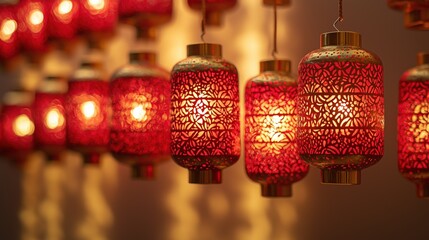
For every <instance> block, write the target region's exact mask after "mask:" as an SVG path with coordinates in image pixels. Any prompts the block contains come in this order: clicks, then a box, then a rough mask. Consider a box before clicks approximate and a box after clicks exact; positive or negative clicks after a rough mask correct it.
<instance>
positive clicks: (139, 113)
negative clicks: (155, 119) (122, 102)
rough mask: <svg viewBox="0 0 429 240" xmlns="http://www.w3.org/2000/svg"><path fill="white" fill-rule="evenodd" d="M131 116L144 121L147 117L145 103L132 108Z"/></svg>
mask: <svg viewBox="0 0 429 240" xmlns="http://www.w3.org/2000/svg"><path fill="white" fill-rule="evenodd" d="M131 116H133V118H134V119H135V120H137V121H143V120H145V119H146V118H147V117H146V110H145V109H144V107H143V105H141V104H139V105H137V106H136V107H134V108H133V109H132V110H131Z"/></svg>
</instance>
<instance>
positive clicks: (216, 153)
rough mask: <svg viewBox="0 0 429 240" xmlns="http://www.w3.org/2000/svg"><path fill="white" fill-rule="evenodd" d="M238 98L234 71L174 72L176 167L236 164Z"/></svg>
mask: <svg viewBox="0 0 429 240" xmlns="http://www.w3.org/2000/svg"><path fill="white" fill-rule="evenodd" d="M225 66H228V64H226V63H225ZM238 98H239V95H238V75H237V71H236V69H235V67H233V68H232V67H230V69H228V70H225V69H222V68H221V69H211V68H206V69H199V70H195V71H173V73H172V97H171V118H172V119H171V140H172V142H171V151H172V154H173V159H174V160H175V161H176V162H177V163H178V164H179V165H181V166H183V167H186V168H188V169H191V170H213V169H222V168H225V167H227V166H230V165H232V164H233V163H235V162H236V161H237V160H238V157H239V155H240V138H239V134H240V122H239V106H238Z"/></svg>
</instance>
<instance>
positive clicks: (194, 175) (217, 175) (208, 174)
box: [189, 170, 222, 184]
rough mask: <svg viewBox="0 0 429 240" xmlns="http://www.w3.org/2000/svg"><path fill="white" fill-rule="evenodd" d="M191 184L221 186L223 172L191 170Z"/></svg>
mask: <svg viewBox="0 0 429 240" xmlns="http://www.w3.org/2000/svg"><path fill="white" fill-rule="evenodd" d="M189 183H199V184H219V183H222V171H221V170H201V171H196V170H189Z"/></svg>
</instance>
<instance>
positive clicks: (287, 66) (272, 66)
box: [259, 59, 291, 73]
mask: <svg viewBox="0 0 429 240" xmlns="http://www.w3.org/2000/svg"><path fill="white" fill-rule="evenodd" d="M259 69H260V72H261V73H262V72H266V71H275V72H285V73H290V71H291V62H290V61H289V60H277V59H276V60H267V61H261V62H259Z"/></svg>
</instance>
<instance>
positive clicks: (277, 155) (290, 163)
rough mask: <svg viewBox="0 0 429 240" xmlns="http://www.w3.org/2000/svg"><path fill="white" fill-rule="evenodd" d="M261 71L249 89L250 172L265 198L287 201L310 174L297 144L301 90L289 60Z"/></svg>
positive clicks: (247, 143)
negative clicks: (294, 184)
mask: <svg viewBox="0 0 429 240" xmlns="http://www.w3.org/2000/svg"><path fill="white" fill-rule="evenodd" d="M260 69H261V73H260V74H259V75H258V76H256V77H254V78H252V79H250V80H249V81H248V82H247V84H246V88H245V129H246V130H245V136H244V146H245V151H244V154H245V163H246V172H247V175H248V176H249V177H250V178H251V179H252V180H253V181H256V182H258V183H260V184H261V189H262V196H265V197H283V196H285V197H287V196H291V195H292V189H291V184H292V183H294V182H297V181H299V180H301V179H302V178H304V177H305V175H306V174H307V172H308V165H307V163H305V162H304V161H302V160H301V159H300V157H299V154H298V146H297V143H296V129H297V121H298V116H297V112H296V111H297V110H296V104H297V103H296V102H297V87H298V86H297V82H296V80H295V79H294V78H293V77H292V76H291V75H290V61H288V60H271V61H263V62H261V63H260Z"/></svg>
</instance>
